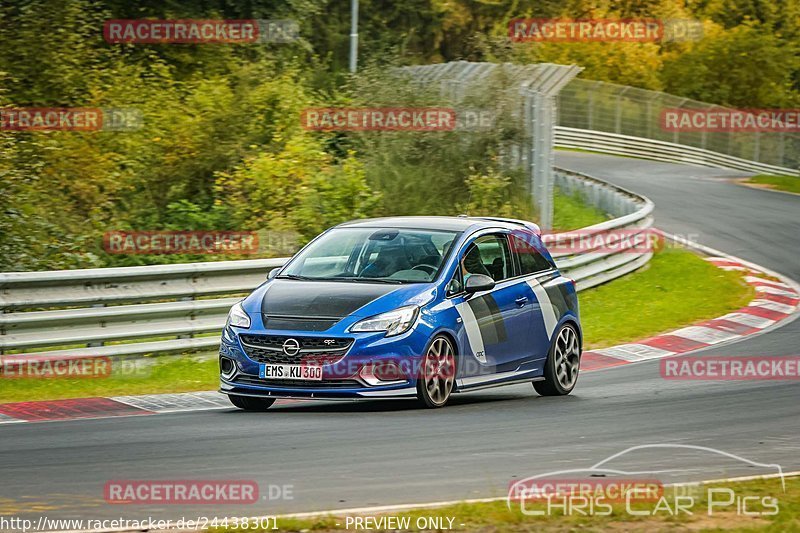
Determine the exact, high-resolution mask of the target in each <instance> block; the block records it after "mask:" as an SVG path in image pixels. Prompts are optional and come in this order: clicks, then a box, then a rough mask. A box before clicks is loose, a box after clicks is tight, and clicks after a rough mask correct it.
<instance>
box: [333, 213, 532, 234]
mask: <svg viewBox="0 0 800 533" xmlns="http://www.w3.org/2000/svg"><path fill="white" fill-rule="evenodd" d="M337 227H340V228H341V227H347V228H409V229H411V228H413V229H430V230H442V231H459V232H461V231H466V230H468V229H473V228H474V229H479V228H481V227H485V228H503V229H511V230H513V229H516V230H520V229H527V230H528V231H532V232H534V233H536V234H540V233H541V232H540V231H539V227H538V226H537V225H536V224H534V223H533V222H526V221H524V220H515V219H511V218H500V217H469V216H457V217H445V216H406V217H382V218H365V219H361V220H351V221H350V222H344V223H342V224H339V225H338V226H337Z"/></svg>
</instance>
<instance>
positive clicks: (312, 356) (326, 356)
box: [239, 334, 353, 365]
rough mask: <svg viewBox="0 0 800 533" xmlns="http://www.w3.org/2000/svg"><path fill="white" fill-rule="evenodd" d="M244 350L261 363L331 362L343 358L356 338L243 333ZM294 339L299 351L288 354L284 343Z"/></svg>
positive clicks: (241, 337)
mask: <svg viewBox="0 0 800 533" xmlns="http://www.w3.org/2000/svg"><path fill="white" fill-rule="evenodd" d="M239 338H240V339H241V341H242V347H243V348H244V352H245V354H246V355H247V357H249V358H250V359H252V360H253V361H255V362H257V363H269V364H282V365H299V364H301V363H305V364H317V365H320V364H331V363H335V362H337V361H339V360H340V359H341V358H342V357H344V354H345V353H347V349H348V348H350V345H351V344H353V339H342V338H333V337H289V336H287V335H247V334H244V335H240V337H239ZM289 339H293V340H295V341H297V343H298V344H299V346H300V351H298V352H297V353H296V354H291V355H289V354H286V353H285V352H284V351H283V344H284V343H285V342H286V341H287V340H289Z"/></svg>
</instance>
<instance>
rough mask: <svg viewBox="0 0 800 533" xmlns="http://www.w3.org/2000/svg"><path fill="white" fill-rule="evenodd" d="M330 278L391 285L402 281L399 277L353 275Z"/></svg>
mask: <svg viewBox="0 0 800 533" xmlns="http://www.w3.org/2000/svg"><path fill="white" fill-rule="evenodd" d="M331 279H340V280H343V281H357V282H361V283H390V284H392V285H400V284H402V283H403V281H402V280H399V279H389V278H358V277H355V276H349V277H341V278H331Z"/></svg>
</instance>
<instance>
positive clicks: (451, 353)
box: [417, 335, 456, 409]
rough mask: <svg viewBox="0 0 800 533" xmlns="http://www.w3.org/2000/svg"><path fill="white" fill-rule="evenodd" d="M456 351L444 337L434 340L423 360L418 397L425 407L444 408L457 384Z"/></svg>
mask: <svg viewBox="0 0 800 533" xmlns="http://www.w3.org/2000/svg"><path fill="white" fill-rule="evenodd" d="M455 353H456V351H455V348H454V347H453V343H452V342H450V339H449V338H447V337H446V336H444V335H437V336H436V337H434V338H433V340H432V341H431V343H430V345H429V346H428V349H427V350H426V352H425V356H424V357H423V358H422V365H421V367H422V368H421V369H420V375H419V377H418V378H417V397H418V398H419V400H420V402H422V404H423V405H424V406H425V407H428V408H431V409H436V408H439V407H444V406H445V404H446V403H447V401H448V400H449V399H450V394H451V393H452V392H453V387H454V386H455V382H456V355H455Z"/></svg>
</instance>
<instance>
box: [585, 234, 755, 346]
mask: <svg viewBox="0 0 800 533" xmlns="http://www.w3.org/2000/svg"><path fill="white" fill-rule="evenodd" d="M753 298H755V290H754V289H753V288H752V287H751V286H750V285H748V284H747V283H745V281H744V277H743V276H742V274H740V273H739V272H735V271H729V272H726V271H724V270H722V269H720V268H717V267H715V266H714V265H712V264H711V263H709V262H708V261H705V260H703V259H702V258H701V257H699V256H697V255H696V254H694V253H692V252H690V251H688V250H685V249H680V248H666V249H664V250H662V251H661V252H660V253H657V254H656V255H655V256H654V257H653V259H652V260H651V261H650V262H649V263H648V264H647V265H646V266H645V267H644V268H641V269H640V270H638V271H636V272H634V273H632V274H629V275H627V276H625V277H623V278H620V279H616V280H614V281H612V282H610V283H606V284H605V285H601V286H599V287H595V288H594V289H589V290H587V291H584V292H582V293H581V294H580V311H581V325H582V326H583V336H584V339H585V343H584V344H585V346H584V348H585V349H592V348H600V347H605V346H612V345H615V344H619V343H623V342H629V341H634V340H640V339H643V338H645V337H649V336H652V335H657V334H659V333H663V332H666V331H670V330H673V329H676V328H678V327H680V326H683V325H688V324H692V323H694V322H698V321H701V320H707V319H711V318H716V317H718V316H721V315H724V314H725V313H728V312H730V311H733V310H735V309H738V308H740V307H743V306H745V305H747V304H748V302H750V300H752V299H753Z"/></svg>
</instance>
